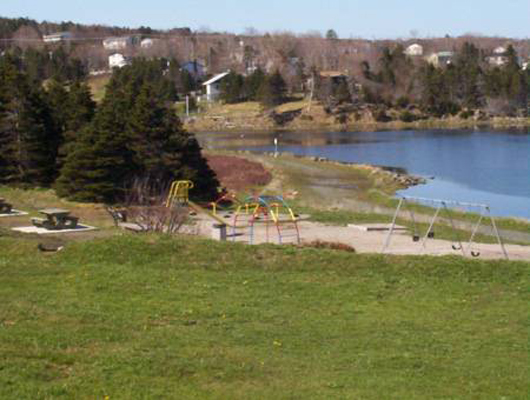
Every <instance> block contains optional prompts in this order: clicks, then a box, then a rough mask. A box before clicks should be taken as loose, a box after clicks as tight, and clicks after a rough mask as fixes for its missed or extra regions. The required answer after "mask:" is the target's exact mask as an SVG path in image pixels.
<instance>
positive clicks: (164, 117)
mask: <svg viewBox="0 0 530 400" xmlns="http://www.w3.org/2000/svg"><path fill="white" fill-rule="evenodd" d="M129 137H130V149H131V151H132V153H133V164H134V170H135V179H141V180H144V181H146V180H147V181H148V182H153V183H156V184H157V186H158V187H167V186H168V185H169V184H170V183H171V182H172V181H174V180H176V179H185V180H191V181H193V182H194V183H195V191H194V193H197V194H198V195H199V197H203V198H206V199H213V198H215V196H216V192H217V186H218V185H219V182H218V181H217V179H216V178H215V174H214V173H213V171H212V170H211V169H210V168H209V167H208V164H207V162H206V160H205V159H204V158H203V157H202V155H201V150H200V147H199V145H198V143H197V141H196V139H195V138H194V137H193V135H191V134H189V133H188V132H186V131H185V130H184V129H183V128H182V124H181V122H180V120H179V119H178V118H177V116H176V115H175V113H174V112H173V111H172V110H171V109H170V108H168V107H165V106H164V105H163V104H162V103H161V102H160V100H159V99H157V98H156V97H155V96H154V95H153V90H152V88H151V87H150V86H149V85H145V86H144V88H143V89H142V91H141V93H140V95H139V96H138V98H137V102H136V105H135V107H134V110H133V112H132V114H131V118H130V122H129Z"/></svg>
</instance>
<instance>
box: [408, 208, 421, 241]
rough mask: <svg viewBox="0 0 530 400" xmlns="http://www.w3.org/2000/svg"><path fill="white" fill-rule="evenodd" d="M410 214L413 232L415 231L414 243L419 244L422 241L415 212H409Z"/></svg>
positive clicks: (413, 235)
mask: <svg viewBox="0 0 530 400" xmlns="http://www.w3.org/2000/svg"><path fill="white" fill-rule="evenodd" d="M409 213H410V219H411V221H412V230H413V234H412V241H413V242H415V243H417V242H419V241H420V234H419V232H418V226H417V225H416V219H415V218H414V211H413V210H409Z"/></svg>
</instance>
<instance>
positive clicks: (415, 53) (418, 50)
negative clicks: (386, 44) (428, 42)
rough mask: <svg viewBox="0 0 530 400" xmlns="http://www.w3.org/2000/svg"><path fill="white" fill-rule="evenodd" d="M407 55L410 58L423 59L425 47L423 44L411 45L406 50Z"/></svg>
mask: <svg viewBox="0 0 530 400" xmlns="http://www.w3.org/2000/svg"><path fill="white" fill-rule="evenodd" d="M405 54H406V55H407V56H409V57H421V56H422V55H423V46H422V45H421V44H417V43H414V44H411V45H410V46H409V47H407V48H406V49H405Z"/></svg>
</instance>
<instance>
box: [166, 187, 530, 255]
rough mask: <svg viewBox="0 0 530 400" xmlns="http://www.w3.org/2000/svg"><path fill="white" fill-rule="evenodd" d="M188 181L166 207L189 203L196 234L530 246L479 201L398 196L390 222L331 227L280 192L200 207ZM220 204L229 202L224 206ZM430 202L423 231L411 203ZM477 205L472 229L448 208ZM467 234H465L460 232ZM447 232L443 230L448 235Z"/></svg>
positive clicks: (466, 248) (455, 249)
mask: <svg viewBox="0 0 530 400" xmlns="http://www.w3.org/2000/svg"><path fill="white" fill-rule="evenodd" d="M193 187H194V186H193V182H191V181H176V182H174V183H173V185H172V186H171V189H170V192H169V194H168V198H167V201H166V206H167V207H172V206H180V207H189V209H190V210H191V215H192V218H193V222H194V227H195V233H197V234H199V235H201V236H205V237H211V238H214V239H216V240H221V241H231V242H243V243H247V244H264V243H275V244H279V245H282V244H296V245H300V244H302V243H312V242H315V241H324V242H330V243H342V244H345V245H348V246H351V247H353V248H354V249H355V250H356V251H357V252H359V253H383V254H395V255H433V256H444V255H459V256H463V257H470V258H484V259H514V260H525V259H526V260H528V259H530V247H528V246H523V245H516V244H509V245H507V244H505V243H504V241H503V240H502V237H501V235H500V232H499V230H498V228H497V224H496V222H495V219H494V217H493V216H492V215H491V213H490V210H489V207H488V206H487V205H482V204H466V203H456V202H451V201H449V200H439V199H421V198H405V197H403V198H401V199H400V201H399V203H398V206H397V208H396V210H395V213H394V216H393V218H392V222H391V223H390V224H377V225H376V226H377V228H376V229H373V228H374V226H373V224H367V225H363V224H360V225H355V226H346V227H340V226H329V225H326V224H322V223H316V222H312V221H310V220H309V218H310V216H309V215H299V214H297V213H296V212H295V211H294V210H293V209H292V208H291V207H290V206H289V204H288V203H287V202H286V201H285V199H284V198H283V196H280V195H257V194H255V195H250V196H247V197H245V198H244V199H243V200H240V199H238V198H237V196H236V195H235V194H232V193H227V194H224V195H223V196H221V197H220V198H219V199H218V200H217V201H216V202H212V203H208V204H205V205H203V206H201V205H198V204H196V203H194V202H193V201H191V200H190V199H189V196H190V191H192V189H193ZM223 204H229V207H228V208H223V206H222V205H223ZM422 205H429V206H435V207H433V210H434V213H433V215H432V216H431V217H430V218H429V219H428V221H429V223H428V225H427V229H426V230H425V231H424V232H422V231H421V229H420V227H419V224H417V223H416V218H417V217H415V212H414V210H415V206H416V207H418V206H422ZM462 206H466V207H468V208H469V207H471V208H476V209H479V210H480V212H479V213H478V216H477V220H476V221H474V222H473V223H472V224H471V225H470V232H464V233H462V231H461V230H459V229H457V226H456V223H455V221H454V220H453V217H452V212H451V209H452V208H455V207H462ZM403 214H405V215H407V214H408V215H409V217H410V218H409V220H410V221H411V222H412V226H411V227H410V228H406V227H400V226H398V225H396V221H397V220H398V218H399V217H402V216H403ZM442 217H445V219H446V221H447V224H448V227H447V229H448V230H449V236H450V239H447V238H436V235H435V230H436V228H437V226H438V224H440V222H441V221H442ZM487 223H489V224H491V232H492V234H491V236H492V238H493V240H492V243H480V242H479V241H478V240H477V233H478V231H479V230H480V228H483V225H486V224H487ZM467 233H468V234H469V236H467V237H465V236H464V235H466V234H467ZM446 236H447V235H446Z"/></svg>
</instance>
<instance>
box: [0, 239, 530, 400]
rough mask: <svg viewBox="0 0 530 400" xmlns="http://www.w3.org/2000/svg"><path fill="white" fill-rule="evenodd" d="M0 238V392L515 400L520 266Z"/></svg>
mask: <svg viewBox="0 0 530 400" xmlns="http://www.w3.org/2000/svg"><path fill="white" fill-rule="evenodd" d="M37 240H38V238H24V239H21V238H14V237H9V236H1V232H0V247H1V248H2V252H1V253H0V274H1V276H2V279H1V280H0V298H1V299H2V305H1V306H0V356H1V364H0V365H1V366H0V398H19V399H20V398H24V399H25V398H27V399H35V398H65V399H66V398H68V399H70V398H76V399H83V398H90V399H93V398H104V397H105V396H109V398H110V399H131V398H156V399H160V398H216V399H218V398H252V399H255V398H303V399H306V398H337V399H339V398H340V399H343V398H363V399H382V398H385V399H386V398H396V399H415V398H418V399H419V398H497V399H499V398H506V399H515V398H525V397H526V396H527V394H528V387H527V382H528V379H529V372H530V362H529V359H528V358H529V353H530V352H529V350H530V348H529V347H530V344H529V341H528V329H529V325H530V324H529V318H528V304H529V300H530V298H529V297H530V296H529V294H530V293H529V290H528V288H529V287H530V286H529V285H530V264H528V263H513V262H482V261H469V260H464V259H460V258H426V257H423V258H418V257H417V258H397V257H382V256H360V255H355V254H353V255H352V254H351V253H345V252H338V251H331V250H316V249H311V248H305V249H297V248H293V247H282V248H280V247H275V246H257V247H245V246H243V245H232V244H226V243H225V244H223V243H214V242H209V241H203V240H198V239H193V238H192V239H190V238H180V237H177V238H173V239H172V238H169V237H166V236H156V235H146V236H140V235H138V236H133V235H127V234H123V235H120V236H114V237H112V238H107V239H96V240H93V241H84V242H72V243H69V244H68V245H67V247H66V249H65V250H64V251H62V252H59V253H56V254H51V255H50V254H43V253H39V252H38V251H37V249H36V244H37Z"/></svg>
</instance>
